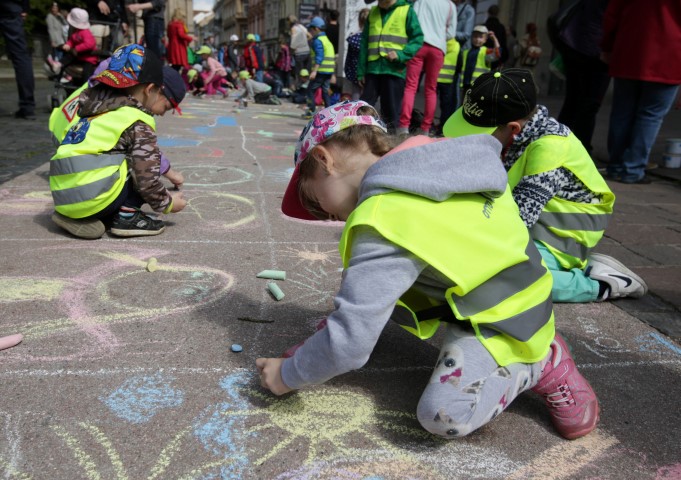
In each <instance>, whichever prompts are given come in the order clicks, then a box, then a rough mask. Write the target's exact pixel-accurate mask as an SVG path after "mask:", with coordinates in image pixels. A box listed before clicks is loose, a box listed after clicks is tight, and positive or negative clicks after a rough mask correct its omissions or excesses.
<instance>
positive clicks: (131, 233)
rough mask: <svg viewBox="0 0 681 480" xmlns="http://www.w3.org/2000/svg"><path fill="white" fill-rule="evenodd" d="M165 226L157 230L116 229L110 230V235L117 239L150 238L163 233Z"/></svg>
mask: <svg viewBox="0 0 681 480" xmlns="http://www.w3.org/2000/svg"><path fill="white" fill-rule="evenodd" d="M165 229H166V227H165V225H164V226H163V227H161V228H160V229H159V230H124V229H118V228H111V233H112V234H113V235H116V236H117V237H152V236H154V235H160V234H162V233H163V232H164V231H165Z"/></svg>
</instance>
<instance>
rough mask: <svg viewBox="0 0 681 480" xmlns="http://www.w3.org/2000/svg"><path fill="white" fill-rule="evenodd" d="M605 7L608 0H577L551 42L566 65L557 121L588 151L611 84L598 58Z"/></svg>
mask: <svg viewBox="0 0 681 480" xmlns="http://www.w3.org/2000/svg"><path fill="white" fill-rule="evenodd" d="M607 6H608V0H592V1H588V2H580V3H579V5H578V6H577V7H575V8H576V11H575V13H574V14H573V15H572V16H571V17H570V19H569V20H568V21H567V23H566V25H564V26H563V28H562V29H561V31H559V32H557V36H556V38H555V44H554V46H555V47H556V49H557V50H558V51H559V52H560V54H561V56H562V58H563V65H564V68H565V99H564V100H563V107H562V108H561V110H560V114H559V115H558V121H559V122H560V123H562V124H565V125H567V126H568V127H569V128H570V130H572V133H574V134H575V136H576V137H577V138H579V140H580V141H581V142H582V145H584V148H586V150H587V151H588V152H591V151H592V150H593V147H592V145H591V139H592V137H593V133H594V129H595V127H596V115H597V114H598V110H599V109H600V108H601V103H602V102H603V97H604V96H605V92H606V91H607V90H608V85H609V84H610V76H609V75H608V66H607V65H606V64H605V63H603V62H602V61H601V59H600V54H601V48H600V44H601V40H602V38H603V13H604V12H605V9H606V7H607ZM552 38H553V37H552Z"/></svg>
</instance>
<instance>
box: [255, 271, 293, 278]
mask: <svg viewBox="0 0 681 480" xmlns="http://www.w3.org/2000/svg"><path fill="white" fill-rule="evenodd" d="M256 277H258V278H269V279H270V280H286V272H284V271H283V270H263V271H262V272H260V273H258V274H257V275H256Z"/></svg>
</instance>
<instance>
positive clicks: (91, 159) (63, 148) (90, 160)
mask: <svg viewBox="0 0 681 480" xmlns="http://www.w3.org/2000/svg"><path fill="white" fill-rule="evenodd" d="M137 121H142V122H144V123H146V124H147V125H149V126H150V127H151V128H152V129H153V128H155V126H156V123H155V121H154V119H153V117H151V116H150V115H148V114H146V113H144V112H143V111H141V110H139V109H137V108H133V107H121V108H118V109H116V110H112V111H110V112H107V113H105V114H102V115H97V116H94V117H87V118H81V119H80V120H79V121H78V122H77V123H76V124H74V125H73V126H72V127H71V128H70V129H69V131H68V133H67V134H66V136H65V137H64V139H63V141H62V144H61V145H60V146H59V149H58V150H57V153H56V154H55V155H54V157H52V159H51V160H50V191H51V192H52V198H53V200H54V204H55V210H56V211H57V212H59V213H61V214H62V215H65V216H67V217H69V218H85V217H89V216H91V215H94V214H95V213H97V212H99V211H101V210H103V209H104V208H105V207H107V206H108V205H109V204H110V203H111V202H113V201H114V200H115V199H116V198H117V197H118V195H119V194H120V192H121V190H122V189H123V186H124V185H125V181H126V180H127V170H128V163H127V161H126V158H125V155H124V154H121V153H115V154H114V153H108V152H109V151H110V150H111V149H112V148H113V147H114V146H115V145H116V144H117V143H118V141H119V139H120V136H121V134H122V133H123V132H124V131H125V130H126V129H127V128H128V127H130V125H132V124H133V123H135V122H137Z"/></svg>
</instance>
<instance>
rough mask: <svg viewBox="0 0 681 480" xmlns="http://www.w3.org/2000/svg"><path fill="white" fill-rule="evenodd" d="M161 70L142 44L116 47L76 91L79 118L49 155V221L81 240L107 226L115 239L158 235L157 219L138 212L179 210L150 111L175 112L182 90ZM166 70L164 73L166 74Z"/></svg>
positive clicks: (179, 199) (160, 225)
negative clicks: (168, 185) (163, 168)
mask: <svg viewBox="0 0 681 480" xmlns="http://www.w3.org/2000/svg"><path fill="white" fill-rule="evenodd" d="M172 72H174V71H173V70H172V69H163V65H162V63H161V61H160V59H159V58H158V57H157V56H156V55H155V54H154V53H153V52H152V51H150V50H148V49H145V48H144V47H143V46H141V45H137V44H130V45H124V46H122V47H120V48H118V49H117V50H116V51H115V52H114V54H113V55H112V57H111V62H110V63H109V66H108V68H107V69H106V70H104V71H103V72H102V73H100V74H99V75H97V76H95V77H93V78H92V81H93V82H94V83H96V84H95V85H94V86H93V87H91V88H86V89H85V90H83V91H82V92H81V93H80V99H79V102H80V106H79V109H78V116H79V117H80V119H79V120H78V121H77V122H76V123H74V124H73V125H72V126H71V128H70V129H69V130H68V132H67V133H66V136H65V137H64V139H63V140H62V142H61V144H60V146H59V148H58V149H57V153H56V154H55V155H54V157H52V159H51V160H50V190H51V192H52V198H53V200H54V205H55V210H56V212H55V214H54V215H53V216H52V220H53V221H54V222H55V223H56V224H57V225H59V226H60V227H62V228H63V229H64V230H66V231H68V232H69V233H71V234H72V235H75V236H76V237H80V238H87V239H95V238H100V237H101V236H102V235H103V234H104V232H105V230H106V226H105V224H106V225H110V228H111V233H112V234H113V235H116V236H120V237H134V236H144V235H158V234H160V233H162V232H163V231H164V230H165V225H164V223H163V221H161V220H158V219H157V218H154V217H153V216H150V215H147V214H146V213H143V212H142V210H141V207H142V205H143V204H145V203H148V204H149V206H150V207H151V208H152V209H153V210H154V211H156V212H163V213H171V212H173V213H174V212H179V211H181V210H182V209H183V208H184V207H185V206H186V204H187V202H186V200H185V199H184V198H183V196H182V193H181V192H179V191H178V192H172V193H171V192H169V191H168V190H167V189H166V187H165V186H164V184H163V183H162V181H161V179H160V169H161V163H162V162H161V153H160V151H159V148H158V145H157V143H156V132H155V128H156V123H155V120H154V118H153V115H163V114H165V113H166V112H167V111H169V110H172V109H175V110H177V111H178V112H179V106H178V105H179V103H180V102H181V101H182V99H183V98H184V95H185V86H184V82H183V80H182V77H180V75H179V74H178V73H177V72H174V76H173V73H172ZM164 75H165V78H164Z"/></svg>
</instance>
